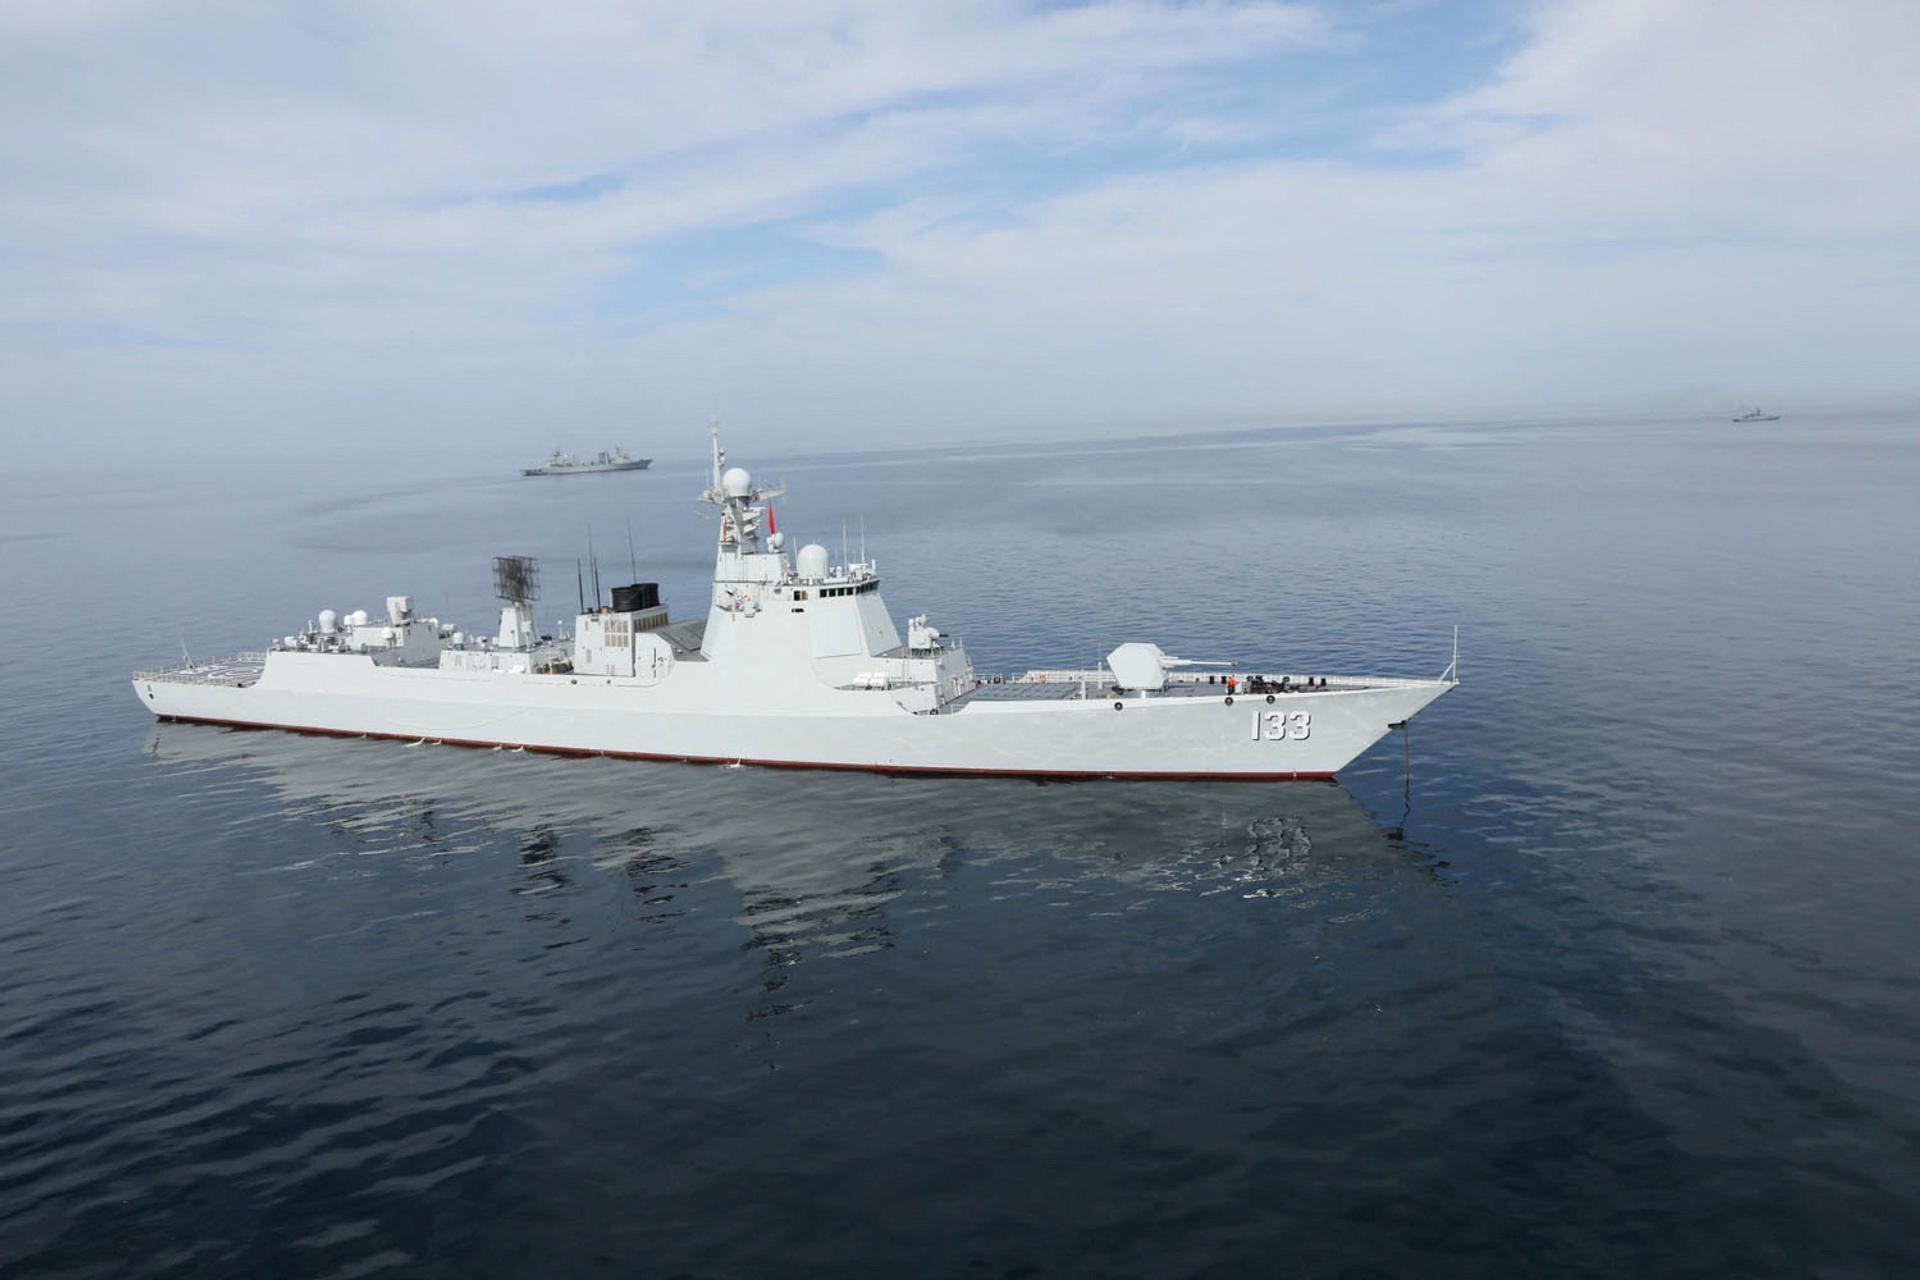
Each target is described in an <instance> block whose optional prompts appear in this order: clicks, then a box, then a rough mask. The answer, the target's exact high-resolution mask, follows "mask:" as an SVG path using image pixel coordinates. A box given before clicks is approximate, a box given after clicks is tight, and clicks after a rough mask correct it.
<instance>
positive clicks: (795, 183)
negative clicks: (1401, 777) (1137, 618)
mask: <svg viewBox="0 0 1920 1280" xmlns="http://www.w3.org/2000/svg"><path fill="white" fill-rule="evenodd" d="M1917 65H1920V4H1916V3H1914V0H1846V2H1844V3H1838V4H1808V3H1806V2H1805V0H1790V2H1775V0H1726V2H1719V0H1541V2H1539V3H1511V4H1495V3H1480V2H1477V0H1459V2H1457V3H1440V2H1433V3H1419V2H1416V0H1378V2H1376V3H1364V2H1362V0H1348V2H1346V3H1327V4H1315V3H1300V4H1290V3H1289V4H1272V3H1223V2H1205V0H1202V2H1197V3H1156V2H1154V0H1128V2H1124V3H1117V4H1110V5H1101V4H1087V5H1081V4H1036V3H1015V2H1012V0H965V2H961V3H944V2H941V0H924V2H921V3H915V4H900V3H898V2H897V0H878V2H873V3H869V2H867V0H783V2H782V3H779V4H772V3H767V4H758V5H745V4H742V5H686V4H669V3H660V4H633V3H611V2H603V0H574V2H573V3H569V4H564V5H529V4H525V3H518V2H515V3H505V2H496V0H459V2H457V3H453V2H449V3H430V2H424V0H423V2H420V3H395V2H388V0H366V2H364V3H359V2H338V0H284V2H283V3H277V4H276V3H271V2H269V0H253V2H249V3H242V2H240V0H221V2H213V0H208V2H196V0H172V2H170V3H146V2H143V0H0V463H5V462H8V461H11V462H13V463H14V464H15V465H19V464H21V463H22V462H24V461H25V460H29V459H33V458H36V457H39V458H44V457H47V456H60V455H66V454H71V453H74V452H99V451H104V452H109V453H114V454H118V455H123V456H128V457H135V458H144V457H195V456H213V455H231V454H232V453H234V452H235V451H236V450H242V451H246V450H250V451H254V452H256V453H259V454H262V455H263V456H286V457H301V456H311V457H318V456H326V455H328V454H329V453H333V452H342V453H347V452H356V451H359V452H365V451H368V450H386V451H389V452H391V453H393V454H394V455H395V456H401V455H406V456H414V455H419V456H427V455H436V456H443V457H463V456H464V457H467V458H472V459H476V460H478V459H485V460H492V459H498V458H503V457H520V456H523V455H532V456H538V455H542V454H544V453H545V452H546V451H547V450H548V449H549V448H551V447H555V446H565V447H571V448H582V449H586V448H597V447H602V446H604V445H606V444H610V443H613V442H615V441H618V442H621V443H624V444H626V445H627V446H628V447H630V448H634V449H637V450H640V451H644V452H651V453H654V454H656V456H687V457H693V456H697V455H698V453H699V451H700V449H701V447H702V444H703V436H704V424H705V422H706V421H707V419H708V418H710V417H712V416H714V415H718V416H720V417H721V418H722V419H723V421H725V422H726V423H727V425H728V429H729V431H730V433H731V434H732V437H733V439H734V441H735V444H736V452H737V451H738V448H739V446H740V444H741V443H743V442H744V444H745V445H747V446H748V447H752V448H759V449H765V448H769V447H775V446H777V447H780V448H781V449H782V450H783V451H787V452H809V451H815V450H829V449H831V450H838V449H848V448H854V449H857V448H863V447H876V448H878V447H884V448H898V447H911V446H914V445H919V444H928V443H944V442H948V441H960V440H973V439H996V440H1004V439H1022V438H1033V437H1048V438H1066V437H1098V436H1103V435H1122V434H1127V435H1131V434H1140V433H1142V432H1152V431H1162V430H1165V431H1177V430H1192V429H1206V428H1218V427H1223V426H1243V425H1262V424H1276V425H1278V424H1287V423H1302V422H1333V421H1355V420H1432V419H1449V418H1474V417H1514V416H1530V415H1544V416H1582V415H1595V414H1599V415H1609V414H1611V415H1621V416H1634V415H1658V414H1669V413H1671V414H1688V413H1714V414H1717V413H1719V412H1720V411H1722V410H1724V409H1727V408H1730V407H1733V406H1736V405H1744V404H1750V403H1755V402H1758V403H1762V404H1765V405H1767V406H1769V407H1781V408H1785V409H1788V410H1790V411H1791V410H1795V409H1806V408H1811V407H1815V406H1896V407H1897V406H1904V405H1911V404H1914V403H1916V402H1920V354H1917V353H1920V89H1916V84H1920V80H1916V75H1915V67H1916V66H1917Z"/></svg>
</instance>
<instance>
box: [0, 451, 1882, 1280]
mask: <svg viewBox="0 0 1920 1280" xmlns="http://www.w3.org/2000/svg"><path fill="white" fill-rule="evenodd" d="M657 447H660V448H664V447H665V446H664V445H659V446H657ZM697 447H698V440H697V439H694V440H690V441H689V442H688V449H687V452H688V453H689V454H692V453H694V452H695V451H696V449H697ZM740 461H743V462H745V463H747V464H748V465H754V466H756V469H757V470H758V471H759V472H760V474H761V475H762V476H763V478H764V477H766V476H768V475H773V476H780V475H784V476H785V478H786V480H787V482H788V486H789V489H790V494H789V496H788V497H787V498H785V499H783V500H782V501H781V502H780V504H779V516H780V521H781V526H782V528H783V529H785V530H786V531H787V532H788V533H789V535H790V536H792V537H795V538H796V540H798V539H800V538H809V539H816V540H820V541H825V542H829V543H833V544H837V543H838V542H839V540H840V538H841V537H842V528H843V521H844V522H845V526H844V527H845V528H846V530H847V532H846V535H845V536H846V537H847V538H848V540H849V542H850V543H855V544H857V543H858V541H859V539H860V537H861V529H862V524H863V523H864V529H865V536H866V538H867V541H868V546H869V549H870V552H871V554H872V555H873V556H874V557H875V558H877V560H878V561H879V564H880V568H881V571H882V573H883V575H884V576H885V578H886V591H887V595H888V599H889V602H890V604H891V605H892V606H893V609H894V611H895V613H896V615H897V616H899V617H905V616H906V615H907V614H910V613H916V612H920V611H923V610H924V611H927V612H929V613H931V614H932V616H933V621H934V622H935V624H936V625H939V626H941V627H943V628H944V629H946V630H948V631H950V632H953V633H957V634H960V635H962V636H963V637H964V638H965V639H966V640H967V643H968V646H969V649H970V650H971V652H972V653H973V656H974V659H975V661H976V663H977V664H979V665H980V666H981V667H982V668H984V669H989V670H1018V669H1021V668H1023V667H1025V666H1027V665H1039V664H1048V663H1055V664H1078V663H1081V662H1084V661H1090V660H1091V659H1092V658H1093V657H1094V655H1095V654H1097V653H1099V652H1102V651H1104V650H1105V649H1107V648H1110V647H1111V646H1112V645H1113V644H1115V643H1118V642H1120V641H1121V640H1125V639H1136V638H1137V639H1153V640H1157V641H1158V642H1160V643H1161V644H1162V645H1163V646H1164V647H1166V648H1167V649H1169V650H1170V651H1173V652H1176V653H1183V654H1187V655H1189V656H1209V655H1219V656H1224V657H1231V658H1234V659H1236V660H1239V661H1241V662H1244V663H1247V664H1249V665H1256V664H1272V665H1276V666H1277V665H1288V666H1293V667H1296V668H1297V667H1310V668H1320V669H1328V670H1371V671H1377V672H1381V673H1383V674H1434V673H1437V672H1438V671H1439V670H1440V669H1441V668H1442V667H1443V666H1444V665H1445V664H1446V661H1447V650H1448V645H1449V639H1450V633H1451V628H1452V627H1453V626H1454V625H1455V624H1458V625H1459V626H1460V628H1461V634H1462V647H1463V658H1462V673H1463V676H1464V680H1465V683H1464V684H1463V685H1462V686H1461V687H1460V688H1459V689H1458V690H1457V691H1455V692H1454V693H1453V694H1451V695H1449V696H1448V697H1446V698H1444V699H1442V700H1441V701H1440V702H1438V703H1436V704H1435V705H1434V706H1433V707H1431V708H1430V709H1428V710H1427V711H1426V712H1424V713H1423V714H1422V715H1421V716H1420V717H1418V718H1417V719H1416V720H1415V721H1414V722H1413V724H1412V729H1411V734H1410V737H1409V739H1408V740H1406V741H1404V742H1403V741H1402V740H1401V739H1400V738H1399V737H1397V736H1395V737H1392V738H1390V739H1389V740H1387V741H1385V742H1383V743H1381V744H1380V746H1378V747H1377V748H1375V749H1374V751H1372V752H1371V753H1369V754H1368V755H1367V756H1365V757H1363V758H1362V759H1361V760H1360V761H1358V762H1356V763H1355V765H1354V766H1352V767H1351V768H1350V769H1349V770H1347V771H1346V772H1345V773H1344V774H1343V775H1342V777H1341V780H1340V782H1339V783H1338V784H1337V785H1326V784H1306V783H1296V784H1278V785H1275V784H1214V785H1196V784H1159V783H1100V782H1086V783H1072V784H1054V785H1039V784H1034V783H1026V782H1018V781H973V780H936V779H889V778H882V777H865V776H855V775H838V774H801V773H785V772H778V771H763V770H755V769H726V768H710V767H698V766H684V765H664V764H640V763H631V762H613V761H604V760H588V761H576V760H565V759H551V758H543V757H539V756H535V755H523V754H515V753H510V752H486V751H468V750H462V749H458V748H450V747H433V746H426V747H413V746H408V745H405V744H401V743H391V742H364V741H337V740H330V739H310V738H301V737H296V736H290V735H282V734H272V733H241V732H233V731H227V730H221V729H215V728H207V727H200V726H189V725H155V724H153V723H152V722H151V721H150V719H149V717H148V715H147V713H146V712H145V711H144V710H143V709H142V707H141V706H140V705H139V704H138V703H137V702H136V701H135V699H134V697H133V696H132V694H131V692H130V690H129V688H128V685H127V683H126V676H127V674H128V673H129V671H131V670H132V669H134V668H136V667H145V666H152V665H161V664H164V663H166V662H168V661H169V660H171V659H173V658H175V657H177V655H178V653H179V651H180V649H181V646H182V645H183V644H184V645H185V646H186V647H187V648H188V649H189V650H191V651H192V652H193V653H194V654H196V656H199V655H211V654H213V653H216V652H220V651H230V650H234V649H238V648H243V647H246V648H252V647H258V646H259V645H260V644H261V643H262V642H263V641H265V640H266V639H267V638H268V637H270V636H272V635H274V634H280V633H284V632H287V631H291V630H294V629H296V628H297V627H298V626H299V625H300V624H301V623H303V622H304V621H305V620H307V619H308V618H310V617H312V616H314V614H315V613H317V612H318V610H319V609H321V608H323V607H332V608H335V609H341V610H345V609H351V608H354V607H366V608H369V609H378V608H379V607H380V602H381V599H382V597H384V596H385V595H386V594H388V593H391V592H403V591H406V592H411V593H412V594H413V595H414V596H415V597H416V600H417V602H418V604H419V605H420V607H421V608H422V609H423V610H424V611H426V612H430V613H436V614H438V615H440V616H442V617H448V618H455V619H459V620H462V621H466V622H469V623H480V624H483V625H484V624H485V623H486V622H487V621H488V619H489V617H490V612H491V609H492V604H491V601H490V598H489V590H488V581H487V570H488V557H489V556H491V555H494V554H497V553H508V552H524V553H531V554H535V555H539V556H541V557H543V560H544V563H545V565H546V569H547V582H546V594H545V597H544V604H543V606H542V617H543V619H544V618H546V617H547V616H548V615H552V616H553V617H559V616H561V615H563V614H565V613H569V612H570V611H571V609H572V607H573V604H574V584H573V583H572V582H571V581H568V579H569V578H570V577H571V576H572V573H571V570H572V565H573V561H574V559H575V557H576V556H579V555H580V554H581V553H582V551H583V549H584V546H585V544H586V540H587V537H588V531H589V527H591V530H592V536H593V539H594V542H595V546H596V549H597V551H598V553H599V558H600V571H601V576H602V579H603V581H606V582H609V583H611V582H612V581H622V580H625V579H626V578H627V577H628V576H629V574H630V572H631V571H630V569H629V563H628V561H629V552H628V527H629V522H630V524H631V531H632V532H631V538H632V548H633V550H632V553H631V556H632V560H633V561H634V562H635V563H636V564H637V566H638V569H639V576H641V577H643V578H654V579H658V580H660V581H661V582H662V583H663V586H664V590H665V593H666V595H667V597H668V600H669V602H670V603H671V604H673V605H675V606H676V607H677V610H678V615H679V616H691V615H693V614H697V613H698V612H699V611H700V609H699V602H700V601H701V599H702V597H703V590H702V584H703V580H704V575H705V574H706V572H707V570H708V567H709V548H710V545H711V538H712V535H713V526H712V524H711V523H710V522H709V521H707V520H706V519H705V518H704V517H703V516H702V515H701V513H700V510H699V509H698V508H697V506H696V504H695V503H694V502H693V501H692V493H693V491H694V490H695V489H696V488H697V484H698V477H697V475H696V468H695V467H694V466H693V465H692V464H691V463H688V464H687V465H677V464H662V465H660V466H659V467H658V469H657V470H655V471H653V472H650V473H645V474H639V475H621V476H607V477H574V478H569V479H565V480H539V481H532V480H529V481H521V480H517V479H509V478H502V477H500V476H498V475H488V474H478V473H473V474H464V475H462V474H455V475H444V474H433V475H420V474H396V473H395V472H394V471H393V470H392V469H383V468H380V467H378V466H375V465H373V464H360V465H358V467H357V469H356V467H355V466H354V465H348V464H342V465H341V466H339V467H335V468H318V469H303V470H300V471H297V472H294V473H286V472H275V473H270V474H268V475H266V476H264V477H263V476H261V475H259V474H254V473H252V472H251V471H249V470H248V469H246V468H245V467H243V466H240V465H238V464H236V466H235V467H234V468H233V469H232V470H231V471H229V472H226V473H221V474H206V473H199V474H192V473H187V472H185V471H182V472H180V473H177V474H174V473H169V472H167V471H166V470H164V469H155V470H149V471H138V472H136V471H132V470H129V471H127V472H125V473H118V474H111V473H97V472H90V473H78V472H75V473H57V472H47V473H39V474H20V473H16V474H12V475H8V476H4V477H0V599H3V600H4V601H5V602H6V608H5V612H4V615H3V616H4V618H5V633H6V634H5V641H4V655H5V657H4V661H0V707H3V708H4V717H5V723H6V726H7V732H6V733H5V734H4V735H0V812H4V815H5V828H4V839H3V840H0V1274H4V1275H6V1276H14V1275H19V1276H35V1277H40V1276H48V1277H52V1276H74V1277H78V1276H102V1277H106V1276H111V1277H128V1276H194V1277H203V1276H294V1275H298V1276H337V1277H349V1276H369V1275H379V1274H391V1275H406V1276H449V1277H466V1276H473V1275H490V1276H491V1275H499V1276H515V1275H529V1276H531V1275H538V1276H553V1275H620V1276H627V1275H648V1276H651V1275H701V1276H738V1275H758V1274H780V1275H827V1274H839V1275H844V1274H868V1275H1032V1274H1045V1273H1071V1274H1102V1275H1115V1276H1167V1275H1189V1274H1199V1275H1261V1276H1268V1275H1289V1276H1290V1275H1301V1276H1328V1275H1356V1276H1362V1275H1406V1274H1422V1275H1425V1274H1436V1275H1488V1274H1529V1275H1548V1274H1551V1275H1579V1274H1595V1275H1600V1274H1605V1275H1618V1274H1623V1273H1631V1274H1643V1275H1644V1274H1655V1275H1705V1274H1714V1275H1723V1274H1741V1275H1791V1276H1805V1275H1822V1276H1836V1277H1845V1276H1878V1275H1890V1274H1897V1273H1908V1274H1911V1273H1913V1272H1914V1271H1915V1270H1916V1269H1920V1236H1917V1235H1916V1232H1915V1230H1914V1227H1913V1222H1914V1220H1915V1216H1914V1215H1915V1211H1916V1208H1917V1207H1920V1206H1916V1203H1915V1202H1916V1187H1920V983H1917V982H1916V979H1920V929H1917V928H1916V909H1917V908H1920V850H1916V838H1915V832H1916V830H1920V733H1916V725H1917V724H1920V705H1917V704H1920V692H1917V691H1920V652H1917V650H1916V644H1915V640H1916V636H1917V635H1920V501H1916V495H1920V423H1916V422H1915V421H1913V420H1910V419H1896V418H1882V419H1865V418H1827V419H1817V420H1816V419H1804V418H1803V419H1798V420H1790V421H1785V422H1781V423H1776V424H1766V425H1762V426H1750V427H1736V426H1734V425H1733V424H1731V423H1725V422H1714V421H1684V422H1678V421H1676V422H1660V423H1640V424H1629V425H1621V424H1592V425H1538V424H1536V425H1514V424H1508V425H1498V424H1487V425H1473V426H1439V427H1433V426H1424V427H1377V428H1342V429H1323V430H1294V431H1283V432H1244V433H1234V434H1218V435H1212V436H1205V437H1198V438H1191V439H1183V440H1158V441H1134V442H1124V443H1120V444H1104V445H1098V444H1094V445H1077V446H1076V445H1049V446H1046V447H1031V448H1013V447H1001V448H980V449H957V450H942V451H931V452H912V451H901V452H898V453H890V454H885V455H863V456H840V457H816V458H798V457H796V458H784V459H769V460H766V461H765V462H759V461H758V460H756V459H752V458H742V459H740ZM856 549H857V548H856Z"/></svg>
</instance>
